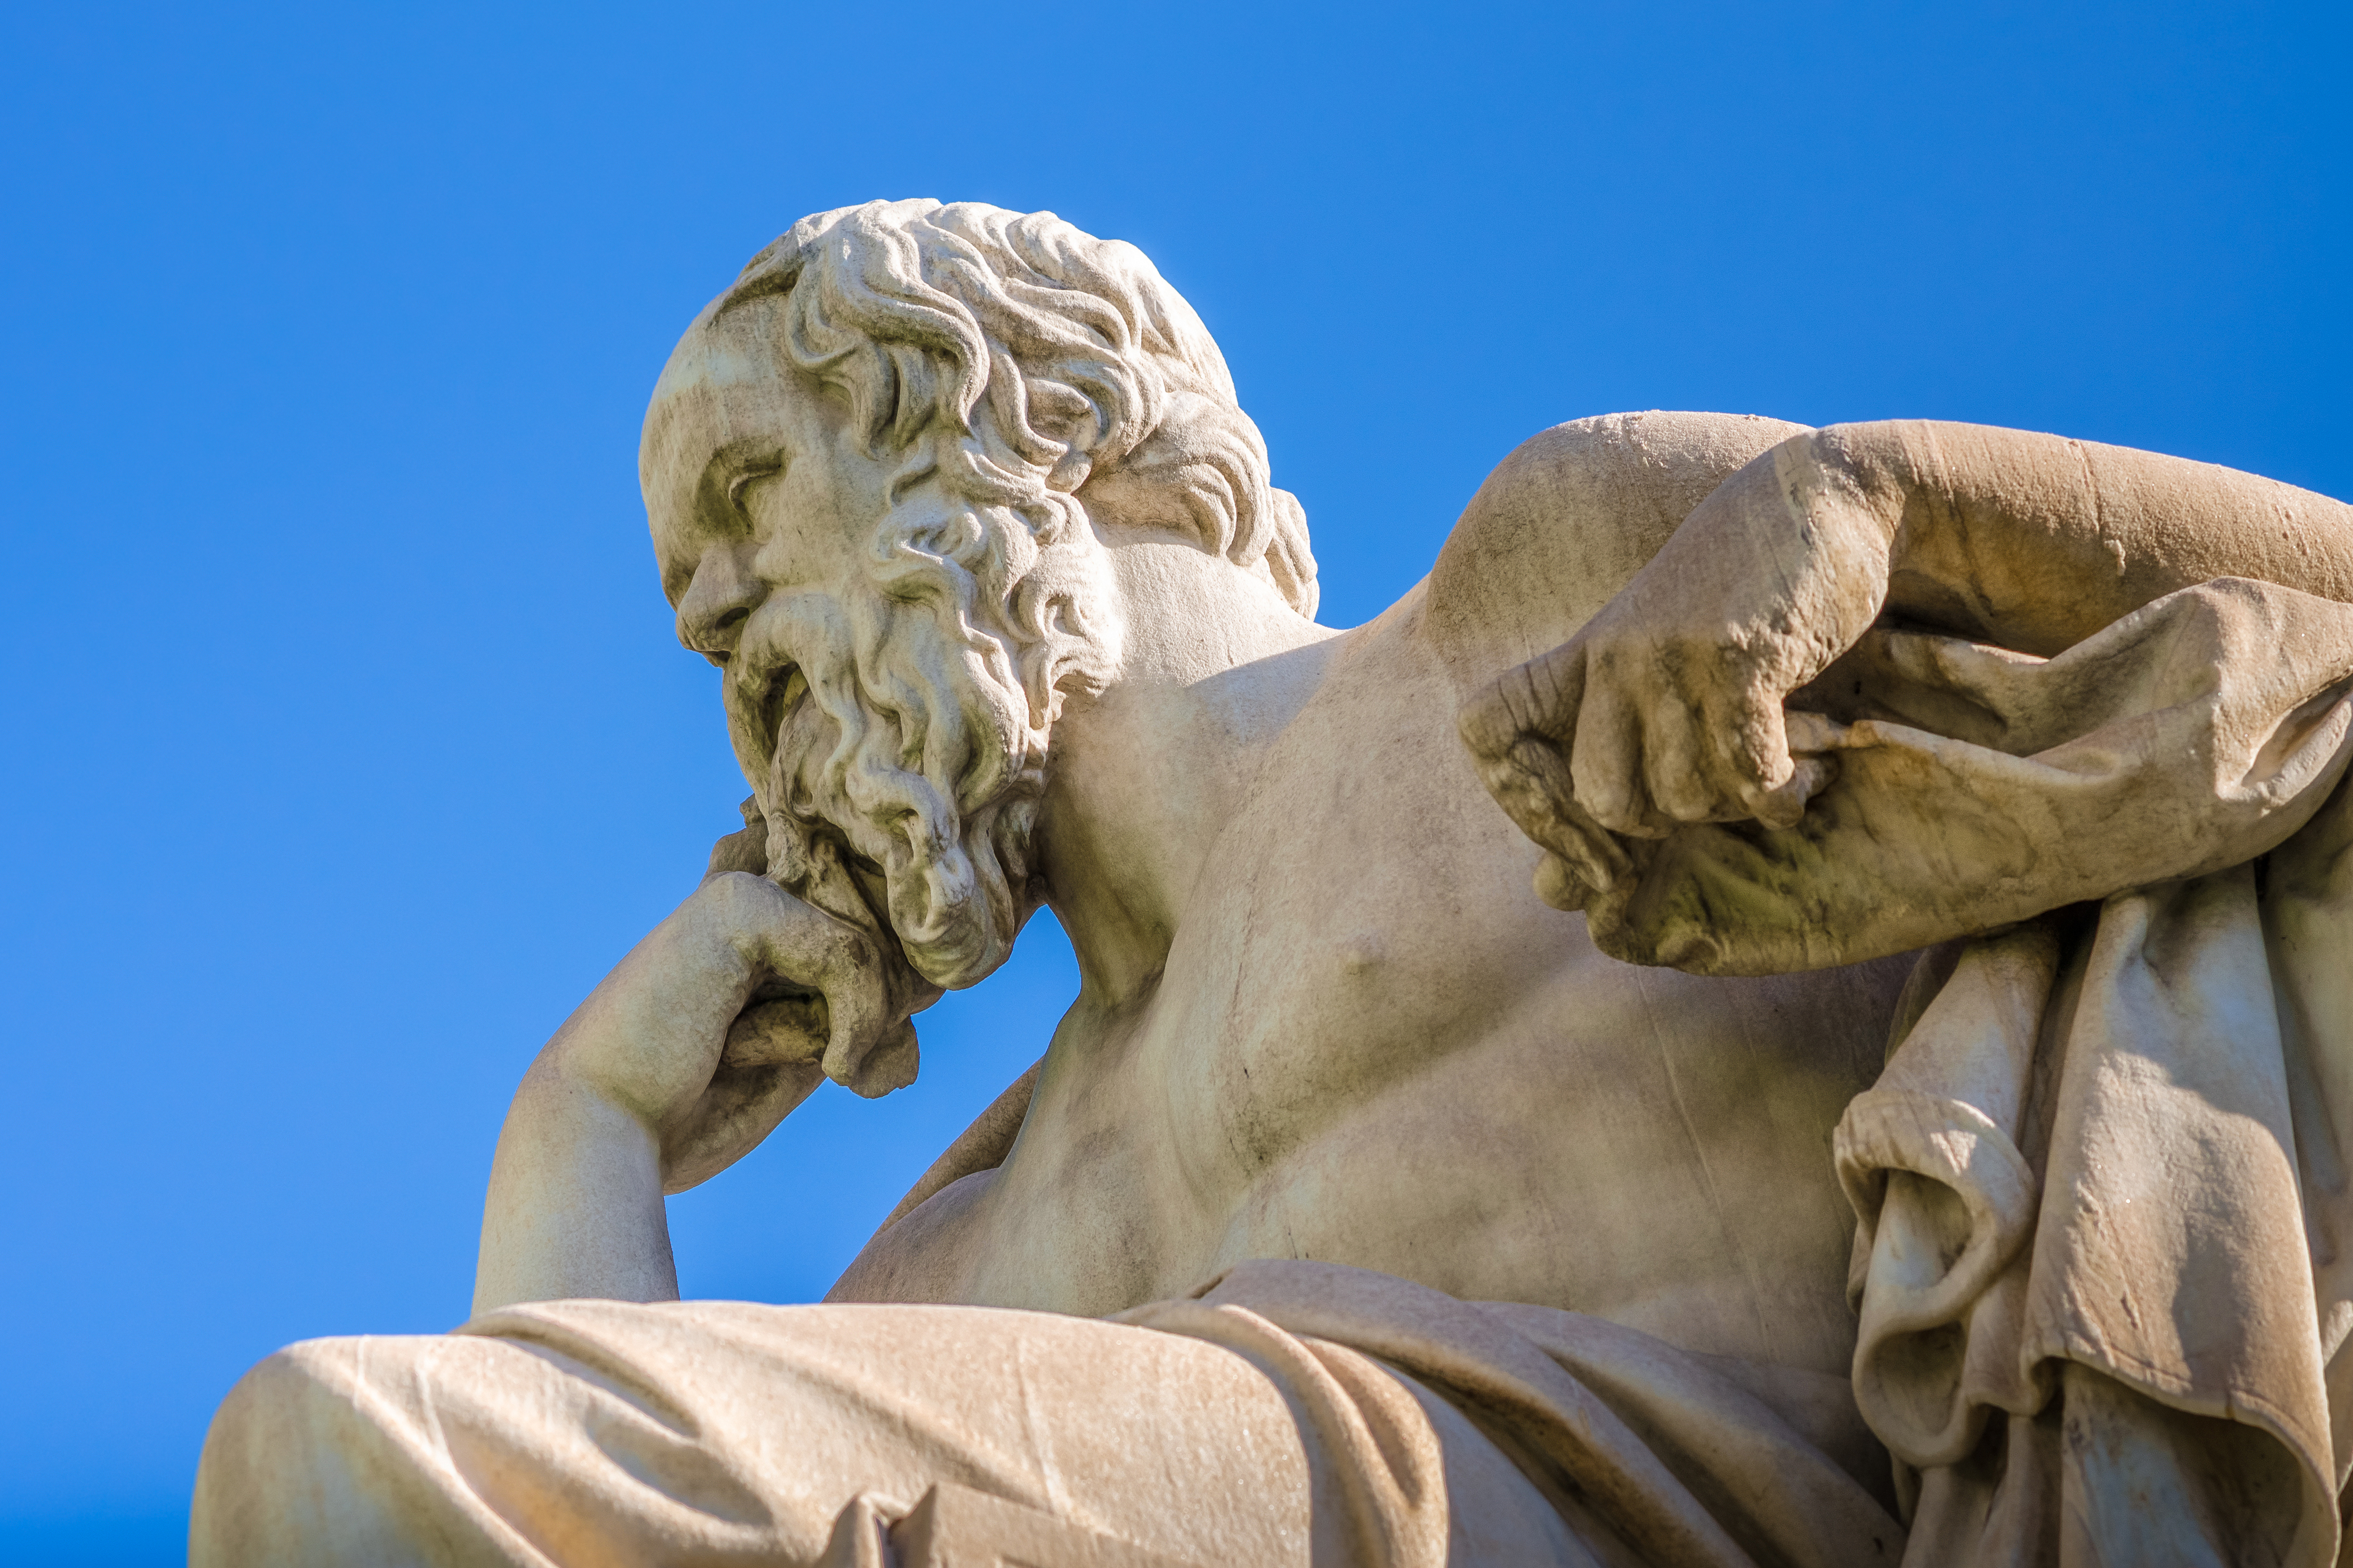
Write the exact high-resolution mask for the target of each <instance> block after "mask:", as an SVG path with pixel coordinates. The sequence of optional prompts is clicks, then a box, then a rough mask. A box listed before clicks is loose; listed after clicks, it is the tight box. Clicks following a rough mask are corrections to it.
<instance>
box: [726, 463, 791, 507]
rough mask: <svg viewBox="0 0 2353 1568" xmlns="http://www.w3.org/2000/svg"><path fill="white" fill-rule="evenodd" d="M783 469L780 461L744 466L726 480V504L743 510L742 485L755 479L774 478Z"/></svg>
mask: <svg viewBox="0 0 2353 1568" xmlns="http://www.w3.org/2000/svg"><path fill="white" fill-rule="evenodd" d="M784 471H785V466H784V464H782V463H767V464H764V465H763V466H761V467H759V468H746V469H744V471H743V472H742V473H740V474H738V475H736V476H735V477H734V478H733V479H730V480H728V481H727V504H728V505H729V506H732V507H733V508H734V509H735V510H738V511H741V510H744V486H746V485H749V484H752V483H754V481H756V480H760V479H774V478H775V477H776V475H778V474H781V473H783V472H784Z"/></svg>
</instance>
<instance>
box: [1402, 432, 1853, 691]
mask: <svg viewBox="0 0 2353 1568" xmlns="http://www.w3.org/2000/svg"><path fill="white" fill-rule="evenodd" d="M1805 428H1806V426H1802V425H1792V424H1789V423H1788V421H1786V420H1781V419H1767V418H1763V417H1760V416H1756V415H1746V414H1674V413H1656V412H1653V413H1649V414H1604V415H1601V416H1598V417H1595V418H1591V419H1574V420H1571V421H1570V422H1569V423H1567V424H1566V425H1556V426H1553V427H1552V428H1551V429H1549V430H1545V431H1540V432H1539V433H1537V434H1536V435H1534V436H1531V437H1528V438H1527V439H1526V440H1525V441H1523V442H1521V443H1520V444H1519V446H1518V447H1515V448H1514V450H1513V452H1512V454H1511V456H1509V457H1507V458H1504V460H1503V461H1502V462H1501V463H1498V464H1497V465H1496V466H1495V471H1494V472H1493V473H1492V474H1489V475H1488V476H1487V482H1486V483H1484V484H1482V485H1481V486H1480V487H1479V493H1478V494H1476V495H1474V496H1472V498H1471V504H1470V505H1469V506H1467V507H1465V508H1464V509H1463V510H1462V517H1461V521H1458V522H1457V523H1456V524H1455V525H1454V531H1453V532H1452V533H1451V535H1449V536H1448V538H1447V541H1446V547H1445V548H1444V549H1443V550H1441V551H1440V552H1439V554H1438V563H1437V565H1435V566H1434V567H1432V568H1431V569H1430V584H1429V588H1428V596H1427V598H1426V600H1425V602H1424V605H1423V609H1422V615H1421V624H1420V628H1419V635H1420V636H1421V637H1424V638H1425V639H1427V640H1428V642H1429V643H1430V647H1432V649H1433V650H1434V651H1435V652H1436V653H1437V655H1438V657H1439V658H1440V660H1441V661H1442V662H1443V663H1444V664H1445V666H1446V667H1447V670H1448V673H1449V674H1450V676H1451V677H1452V679H1453V681H1454V684H1455V685H1456V687H1457V689H1461V690H1465V691H1467V690H1469V689H1472V688H1475V687H1477V686H1479V685H1481V684H1482V683H1484V682H1485V681H1486V680H1487V679H1489V678H1491V677H1493V675H1495V674H1497V673H1498V672H1499V671H1502V670H1504V669H1507V668H1510V667H1511V666H1513V665H1514V664H1518V663H1519V662H1521V661H1522V660H1524V659H1528V658H1535V656H1536V655H1537V654H1539V653H1543V652H1545V651H1546V650H1547V649H1550V648H1554V647H1558V646H1559V645H1560V644H1561V643H1563V642H1565V641H1567V639H1568V637H1570V635H1571V634H1573V633H1574V632H1575V631H1576V630H1577V627H1579V626H1583V625H1584V624H1585V623H1586V621H1587V620H1588V619H1589V618H1590V617H1591V616H1592V615H1593V613H1594V612H1595V611H1596V610H1599V608H1600V607H1601V606H1602V605H1604V604H1606V603H1608V602H1609V597H1610V595H1613V594H1615V593H1617V592H1618V590H1619V589H1620V588H1621V587H1623V586H1624V585H1625V584H1626V580H1627V579H1628V578H1630V577H1631V576H1632V575H1633V574H1634V573H1635V572H1636V571H1637V570H1638V569H1640V568H1641V565H1642V563H1644V562H1647V561H1648V560H1650V558H1651V556H1652V555H1655V554H1656V553H1658V550H1659V546H1661V545H1662V544H1664V543H1665V542H1667V536H1668V535H1669V534H1671V533H1672V532H1673V531H1675V526H1676V524H1678V523H1680V522H1682V521H1683V519H1684V518H1685V517H1686V516H1688V515H1690V512H1691V510H1692V509H1693V508H1694V507H1695V506H1697V505H1698V504H1699V503H1700V502H1701V501H1702V500H1704V499H1706V496H1707V493H1708V492H1709V491H1710V490H1712V489H1715V487H1716V486H1717V485H1718V484H1720V483H1722V482H1723V481H1724V480H1725V479H1726V478H1728V477H1730V476H1731V475H1732V474H1733V473H1734V472H1735V471H1736V470H1737V469H1738V468H1740V467H1741V466H1742V465H1743V464H1745V463H1746V462H1747V461H1748V460H1749V459H1750V458H1754V457H1756V456H1757V454H1759V453H1761V452H1764V451H1766V450H1767V449H1768V448H1769V447H1773V446H1775V445H1776V444H1778V443H1779V442H1781V441H1784V440H1786V439H1788V437H1791V436H1795V435H1798V434H1799V433H1800V432H1802V431H1803V430H1804V429H1805Z"/></svg>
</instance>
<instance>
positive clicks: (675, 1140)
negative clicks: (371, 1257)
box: [474, 871, 894, 1313]
mask: <svg viewBox="0 0 2353 1568" xmlns="http://www.w3.org/2000/svg"><path fill="white" fill-rule="evenodd" d="M878 968H879V966H878V965H877V963H876V961H875V955H874V953H873V952H872V949H871V945H870V944H869V943H868V942H867V939H866V938H865V937H864V936H863V935H862V934H861V933H860V932H859V931H855V930H853V929H851V928H850V927H849V926H847V925H845V924H843V923H842V922H840V921H836V920H835V919H833V918H832V917H831V916H829V915H828V914H826V913H824V912H823V911H821V910H816V909H813V908H811V907H810V906H809V905H807V904H806V903H803V902H802V901H801V900H798V899H796V898H794V897H793V896H792V895H791V894H789V893H787V892H785V891H784V890H783V889H779V888H777V887H776V885H775V884H774V883H772V882H770V881H768V880H767V879H765V878H762V877H757V876H754V875H751V874H749V873H746V872H741V871H730V872H723V873H721V874H718V875H715V876H712V877H711V878H709V879H706V880H705V881H704V882H703V884H702V886H701V887H700V888H698V889H696V890H695V891H694V892H693V894H692V895H691V896H690V897H689V898H688V899H687V900H686V901H685V902H684V903H682V904H681V905H680V906H679V907H678V909H677V910H674V911H672V913H671V914H670V917H669V918H668V919H666V920H664V921H662V922H661V924H660V925H659V926H657V927H655V928H654V930H653V931H651V932H650V933H649V934H648V935H647V937H646V938H645V940H644V941H642V942H639V943H638V945H637V946H636V947H635V948H634V949H632V950H631V951H630V952H629V954H628V957H626V958H624V959H623V960H622V961H621V962H620V963H619V964H618V965H617V966H616V967H615V968H614V970H613V972H612V973H610V974H608V975H607V976H606V977H605V979H604V980H603V981H602V982H601V983H600V984H598V985H597V987H596V990H595V991H594V992H592V993H591V994H589V997H588V999H587V1000H586V1002H583V1003H582V1004H581V1005H580V1006H579V1008H578V1010H577V1011H575V1013H574V1014H573V1015H572V1016H571V1017H570V1018H568V1019H566V1020H565V1023H564V1026H563V1027H561V1028H560V1029H558V1030H557V1031H556V1033H555V1037H554V1038H553V1039H551V1040H550V1041H549V1042H548V1043H547V1046H546V1047H545V1048H544V1049H543V1050H542V1051H541V1052H540V1054H539V1057H538V1058H537V1059H536V1060H535V1061H533V1064H532V1066H531V1069H530V1071H529V1072H527V1073H526V1074H525V1075H524V1077H523V1081H522V1087H521V1088H520V1089H517V1090H516V1092H515V1098H514V1103H513V1105H512V1107H511V1108H510V1109H509V1110H508V1112H507V1120H506V1125H505V1126H504V1128H503V1129H502V1130H501V1132H500V1134H499V1144H498V1152H497V1153H496V1154H495V1155H494V1156H493V1158H492V1161H491V1183H490V1191H489V1194H488V1196H487V1198H486V1199H485V1201H484V1205H483V1214H482V1240H481V1252H480V1261H479V1263H478V1265H477V1268H476V1272H475V1283H474V1310H475V1311H476V1312H478V1313H479V1312H485V1311H489V1310H492V1309H494V1308H498V1307H502V1306H506V1305H509V1304H511V1303H513V1302H517V1301H535V1300H558V1299H565V1298H575V1297H602V1298H607V1299H612V1300H629V1301H659V1300H675V1299H676V1298H677V1295H678V1277H677V1270H676V1268H675V1266H674V1264H673V1262H672V1260H671V1257H670V1232H669V1226H668V1224H667V1222H666V1220H665V1217H664V1215H663V1208H662V1198H663V1194H665V1193H669V1192H677V1191H680V1190H682V1189H683V1188H686V1187H689V1186H691V1185H693V1184H695V1183H697V1182H700V1181H702V1180H703V1179H705V1178H706V1177H708V1176H710V1175H712V1174H714V1173H717V1172H718V1171H720V1170H722V1169H724V1168H725V1167H726V1166H727V1165H729V1164H731V1163H733V1162H734V1161H735V1160H737V1159H739V1158H740V1157H742V1155H744V1153H745V1152H748V1151H749V1150H751V1149H752V1148H753V1147H754V1146H755V1145H756V1144H757V1143H758V1142H760V1140H761V1139H762V1138H764V1137H765V1136H766V1135H767V1134H768V1132H769V1131H771V1130H773V1129H774V1128H775V1127H776V1123H777V1122H778V1121H781V1120H783V1118H784V1116H785V1115H786V1112H788V1111H790V1110H792V1108H793V1107H794V1106H795V1105H797V1104H798V1103H799V1102H800V1101H801V1100H804V1099H805V1098H807V1095H808V1093H809V1092H810V1090H812V1089H815V1088H816V1087H817V1085H818V1082H819V1081H820V1079H821V1078H822V1076H823V1075H822V1072H821V1070H820V1068H818V1058H820V1057H822V1056H823V1055H824V1053H825V1051H826V1049H827V1048H828V1043H829V1042H837V1041H842V1040H857V1039H860V1038H861V1037H865V1036H867V1035H874V1036H878V1037H879V1036H880V1035H881V1032H882V1031H884V1030H886V1029H888V1028H889V1027H890V1026H892V1023H893V1022H894V1019H893V1018H892V1016H891V1014H890V1012H889V1008H888V1004H887V1000H886V999H885V995H884V991H883V988H882V986H881V984H880V983H879V980H878V978H877V974H878ZM818 998H822V1001H823V1005H821V1006H820V1005H818Z"/></svg>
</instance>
